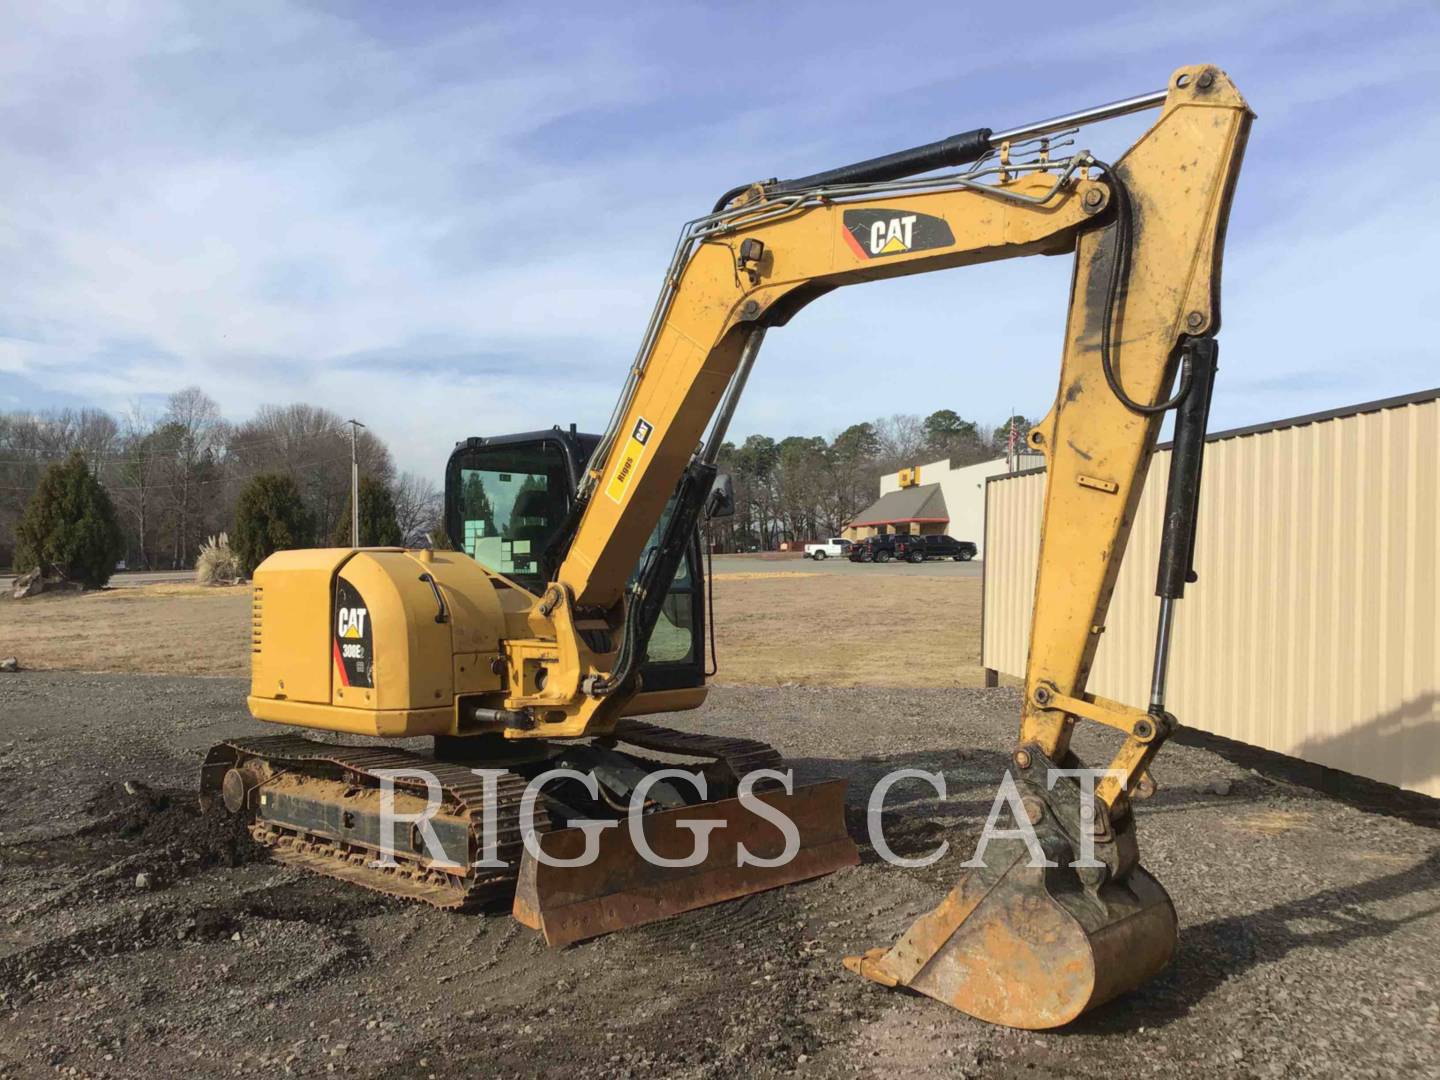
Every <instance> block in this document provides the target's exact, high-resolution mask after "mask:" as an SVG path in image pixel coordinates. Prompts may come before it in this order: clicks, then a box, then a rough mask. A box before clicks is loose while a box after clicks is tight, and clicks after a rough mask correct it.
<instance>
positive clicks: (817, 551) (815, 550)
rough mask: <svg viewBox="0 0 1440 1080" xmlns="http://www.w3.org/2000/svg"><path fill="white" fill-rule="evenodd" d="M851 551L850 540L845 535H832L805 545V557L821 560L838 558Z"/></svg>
mask: <svg viewBox="0 0 1440 1080" xmlns="http://www.w3.org/2000/svg"><path fill="white" fill-rule="evenodd" d="M849 553H850V541H849V540H846V539H845V538H844V537H843V536H832V537H830V539H829V540H825V541H823V542H821V543H819V544H806V545H805V558H807V559H814V560H815V561H816V562H819V561H820V560H821V559H838V558H839V557H840V556H842V555H848V554H849Z"/></svg>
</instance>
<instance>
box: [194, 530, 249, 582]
mask: <svg viewBox="0 0 1440 1080" xmlns="http://www.w3.org/2000/svg"><path fill="white" fill-rule="evenodd" d="M244 577H245V568H244V567H243V566H241V565H240V556H238V555H236V554H235V549H234V548H232V547H231V546H230V537H228V536H227V535H226V534H225V533H223V532H222V533H221V534H220V535H219V536H212V537H210V538H209V539H208V540H206V541H205V543H203V544H201V545H200V557H199V558H197V559H196V560H195V581H196V582H197V583H198V584H200V585H235V584H238V583H239V582H240V581H241V580H243V579H244Z"/></svg>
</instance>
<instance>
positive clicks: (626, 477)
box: [605, 416, 655, 503]
mask: <svg viewBox="0 0 1440 1080" xmlns="http://www.w3.org/2000/svg"><path fill="white" fill-rule="evenodd" d="M654 430H655V426H654V425H653V424H651V423H650V421H648V420H646V419H645V418H644V417H643V416H641V417H637V418H636V420H635V430H634V431H632V432H631V433H630V438H629V439H627V440H626V441H625V449H624V450H622V451H621V452H620V461H619V463H618V464H616V466H615V475H614V476H612V477H610V483H608V484H606V485H605V494H606V495H609V496H610V498H612V499H614V500H615V501H616V502H617V503H618V502H623V501H624V499H625V491H626V489H628V488H629V486H630V480H631V479H632V478H633V477H634V475H635V470H636V469H638V468H639V467H640V459H641V458H642V457H644V456H645V444H646V443H648V442H649V441H650V435H651V433H652V432H653V431H654Z"/></svg>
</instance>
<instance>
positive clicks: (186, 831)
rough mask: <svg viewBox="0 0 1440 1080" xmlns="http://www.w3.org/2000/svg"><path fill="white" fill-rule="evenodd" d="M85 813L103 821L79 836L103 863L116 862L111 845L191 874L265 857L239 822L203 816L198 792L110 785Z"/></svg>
mask: <svg viewBox="0 0 1440 1080" xmlns="http://www.w3.org/2000/svg"><path fill="white" fill-rule="evenodd" d="M86 808H87V809H88V810H90V812H92V813H95V814H99V815H101V816H100V817H99V820H97V821H96V822H95V823H94V824H93V825H91V826H89V827H88V828H86V829H83V830H81V832H80V833H79V834H78V836H80V837H83V838H86V839H88V840H91V841H93V842H94V844H95V849H96V855H97V857H99V858H107V857H113V854H112V853H111V852H109V851H106V850H105V849H106V846H107V841H109V842H111V843H116V844H119V845H123V846H125V847H128V848H132V849H133V848H135V847H144V848H146V849H148V850H151V851H153V852H154V853H155V855H156V857H157V859H160V860H162V861H164V862H166V863H168V864H171V865H184V866H185V867H186V868H187V869H191V870H208V869H209V868H210V867H212V866H230V867H235V866H241V865H243V864H245V863H247V862H254V861H256V860H258V859H263V858H264V857H265V853H264V852H263V851H262V850H261V849H260V848H258V847H257V846H256V845H255V844H254V842H253V841H251V839H250V834H249V833H248V832H247V831H246V829H245V825H244V822H243V821H242V820H241V819H240V818H239V817H237V816H236V815H233V814H227V813H225V812H224V811H223V810H220V809H218V808H216V809H213V810H210V811H204V810H201V809H200V800H199V796H197V795H196V794H195V792H194V791H187V790H183V789H179V788H151V787H149V786H147V785H144V784H139V783H136V782H133V781H125V782H123V783H119V782H117V783H109V784H105V785H103V786H102V787H100V788H99V789H98V790H96V792H95V793H94V794H93V795H92V796H91V797H90V799H89V800H87V803H86Z"/></svg>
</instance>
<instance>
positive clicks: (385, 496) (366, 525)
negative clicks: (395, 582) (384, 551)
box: [330, 476, 405, 547]
mask: <svg viewBox="0 0 1440 1080" xmlns="http://www.w3.org/2000/svg"><path fill="white" fill-rule="evenodd" d="M350 524H351V523H350V500H349V499H346V500H345V516H344V517H342V518H341V519H340V521H339V523H338V524H337V525H336V526H335V531H334V533H332V534H331V536H330V543H332V544H334V545H335V546H336V547H349V546H350ZM404 542H405V539H404V537H403V536H401V535H400V522H399V521H398V520H397V518H396V516H395V499H394V497H393V496H392V495H391V494H390V489H389V488H388V487H386V486H385V485H384V484H382V483H380V481H378V480H371V479H370V478H369V477H368V476H367V477H364V478H362V479H361V481H360V546H361V547H399V546H400V545H401V544H403V543H404Z"/></svg>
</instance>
